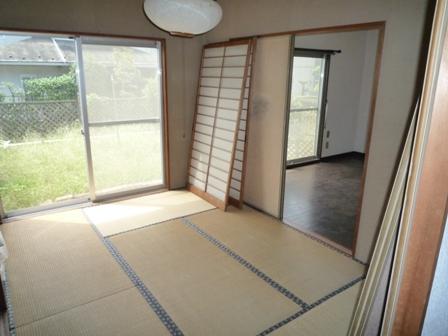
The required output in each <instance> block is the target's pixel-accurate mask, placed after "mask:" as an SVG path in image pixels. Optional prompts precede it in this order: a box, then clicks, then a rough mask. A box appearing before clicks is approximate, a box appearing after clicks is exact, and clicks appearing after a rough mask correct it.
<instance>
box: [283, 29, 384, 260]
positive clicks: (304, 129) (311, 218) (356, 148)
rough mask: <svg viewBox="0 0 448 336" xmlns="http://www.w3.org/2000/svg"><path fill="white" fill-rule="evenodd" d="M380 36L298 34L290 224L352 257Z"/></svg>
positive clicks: (286, 213) (286, 209)
mask: <svg viewBox="0 0 448 336" xmlns="http://www.w3.org/2000/svg"><path fill="white" fill-rule="evenodd" d="M378 35H379V32H378V30H377V29H376V30H375V29H374V30H359V31H354V32H337V31H336V32H334V33H331V34H322V35H317V36H316V35H308V36H307V35H297V36H296V37H295V41H294V55H293V60H292V69H293V70H292V77H291V88H290V90H291V98H290V107H289V111H290V112H289V119H288V143H287V159H286V176H285V190H284V193H285V195H284V205H283V221H284V222H285V223H287V224H289V225H291V226H294V227H295V228H297V229H299V230H302V231H305V232H307V233H309V234H312V235H315V236H316V237H319V238H320V239H324V240H327V241H328V242H330V243H332V244H334V245H335V246H336V247H338V248H340V249H343V250H345V251H347V252H348V253H352V252H353V250H354V238H355V231H356V229H355V226H356V225H357V219H358V218H359V213H360V210H361V209H360V206H361V200H360V198H361V190H362V186H363V184H364V181H363V171H364V170H365V169H366V168H367V165H366V164H365V163H366V161H367V160H366V151H367V148H368V145H369V143H367V142H368V135H369V134H370V128H371V126H372V125H371V122H370V123H369V121H372V120H373V117H374V116H373V115H372V113H371V112H372V111H374V110H373V109H372V104H373V100H372V92H374V91H373V90H375V91H376V86H377V83H378V82H377V80H378V79H375V64H376V57H381V55H377V54H378Z"/></svg>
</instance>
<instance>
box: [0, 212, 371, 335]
mask: <svg viewBox="0 0 448 336" xmlns="http://www.w3.org/2000/svg"><path fill="white" fill-rule="evenodd" d="M207 211H210V210H207ZM83 213H84V216H85V217H86V218H87V220H88V222H89V223H90V225H91V227H92V229H93V230H94V232H95V233H96V234H97V236H98V238H99V239H100V240H101V242H102V243H103V245H104V246H105V247H106V249H107V250H108V251H109V253H110V254H111V255H112V257H113V258H114V259H115V261H116V262H117V263H118V264H119V265H120V267H121V268H122V270H123V271H124V272H125V273H126V275H127V276H128V277H129V279H130V280H131V281H132V283H133V284H134V285H135V287H136V288H137V289H138V291H139V292H140V294H141V295H142V296H143V298H144V299H145V300H146V302H147V303H148V305H149V306H150V308H151V309H152V310H153V311H154V312H155V313H156V315H157V316H158V317H159V319H160V320H161V322H162V323H163V324H164V325H165V327H166V328H167V329H168V331H169V332H170V334H171V335H175V336H181V335H183V333H182V331H181V330H180V329H179V327H178V326H177V325H176V323H175V322H174V321H173V320H172V318H171V317H170V316H169V315H168V313H167V312H166V310H165V309H164V308H163V307H162V305H161V304H160V303H159V301H158V300H157V299H156V297H155V296H154V295H153V294H152V293H151V291H150V290H149V289H148V288H147V287H146V285H145V284H144V283H143V282H142V280H141V279H140V278H139V277H138V275H137V274H136V272H135V271H134V270H133V269H132V267H131V266H130V265H129V264H128V262H127V261H126V260H125V258H124V257H123V256H122V255H121V253H120V252H119V251H118V249H117V248H116V247H115V245H113V243H112V242H111V241H110V239H108V237H104V236H103V235H102V234H101V233H100V232H99V230H98V228H97V227H96V226H95V225H94V223H92V221H91V220H90V218H89V216H88V215H87V213H85V212H84V211H83ZM180 219H181V221H182V222H183V223H184V224H185V225H187V226H188V227H190V228H191V229H193V230H194V231H196V232H197V233H198V234H199V235H201V236H202V237H203V238H205V239H207V240H208V241H209V242H210V243H212V244H213V245H215V246H216V247H218V248H219V249H220V250H221V251H223V252H224V253H226V254H227V255H228V256H230V257H232V258H233V259H234V260H236V261H237V262H238V263H240V264H241V265H242V266H244V267H245V268H247V269H248V270H249V271H251V272H252V273H254V274H255V275H257V276H258V277H259V278H260V279H262V280H263V281H265V282H266V283H267V284H269V285H270V286H271V287H272V288H274V289H276V290H277V291H279V292H280V293H281V294H283V295H284V296H285V297H287V298H288V299H290V300H292V301H293V302H294V303H296V304H297V305H299V306H300V307H301V309H300V310H299V311H298V312H296V313H294V314H293V315H291V316H289V317H287V318H286V319H284V320H282V321H280V322H278V323H276V324H275V325H273V326H271V327H269V328H268V329H266V330H264V331H262V332H261V333H259V334H258V336H264V335H268V334H270V333H272V332H274V331H275V330H277V329H279V328H281V327H283V326H284V325H286V324H288V323H289V322H291V321H294V320H295V319H297V318H299V317H301V316H302V315H304V314H306V313H307V312H309V311H310V310H312V309H314V308H316V307H317V306H319V305H321V304H322V303H324V302H326V301H327V300H329V299H331V298H333V297H334V296H336V295H338V294H340V293H342V292H344V291H345V290H347V289H349V288H351V287H352V286H354V285H355V284H357V283H358V282H360V281H362V280H363V279H364V278H365V276H361V277H358V278H356V279H354V280H352V281H350V282H349V283H347V284H346V285H344V286H342V287H340V288H338V289H336V290H334V291H332V292H331V293H329V294H328V295H326V296H324V297H322V298H320V299H318V300H317V301H315V302H313V303H311V304H307V303H306V302H305V301H303V300H302V299H300V298H299V297H297V296H296V295H295V294H293V293H292V292H290V291H289V290H288V289H286V288H285V287H283V286H282V285H280V284H279V283H277V282H276V281H275V280H273V279H272V278H270V277H269V276H268V275H267V274H265V273H263V272H262V271H261V270H259V269H258V268H257V267H255V266H254V265H253V264H251V263H250V262H249V261H247V260H245V259H244V258H243V257H241V256H240V255H238V254H237V253H236V252H234V251H232V250H231V249H230V248H228V247H227V246H226V245H224V244H223V243H221V242H220V241H219V240H218V239H216V238H214V237H213V236H211V235H209V234H208V233H206V232H205V231H203V230H202V229H201V228H199V227H198V226H196V225H195V224H194V223H192V222H191V221H190V220H189V219H188V218H187V217H182V218H180ZM163 223H166V222H162V223H157V224H152V225H158V224H163ZM285 225H287V226H288V227H289V228H291V229H293V230H295V231H297V232H299V233H301V234H303V235H305V236H307V237H309V238H310V239H313V240H315V241H317V242H318V243H320V244H322V245H324V246H326V247H328V248H330V249H332V250H335V251H336V252H338V253H341V254H343V255H345V256H347V257H350V258H351V259H353V258H352V256H349V255H347V254H345V253H344V252H342V251H340V250H338V249H336V248H335V247H334V246H332V245H330V244H327V243H325V242H323V241H322V240H319V239H318V238H316V237H314V236H312V235H308V234H306V233H304V232H302V231H300V230H298V229H296V228H294V227H292V226H290V225H288V224H285ZM148 226H150V225H148ZM148 226H145V227H148ZM141 228H144V227H141ZM141 228H136V229H133V230H131V231H134V230H138V229H141ZM113 236H115V235H113ZM354 260H355V261H357V262H359V263H361V264H363V265H365V264H364V263H362V262H360V261H358V260H356V259H354ZM5 273H6V272H5ZM5 275H6V274H5ZM3 286H4V290H5V296H6V304H7V307H8V322H9V331H10V335H11V336H15V335H16V325H15V320H14V310H13V307H12V303H11V299H10V289H9V286H8V279H7V276H5V279H4V280H3Z"/></svg>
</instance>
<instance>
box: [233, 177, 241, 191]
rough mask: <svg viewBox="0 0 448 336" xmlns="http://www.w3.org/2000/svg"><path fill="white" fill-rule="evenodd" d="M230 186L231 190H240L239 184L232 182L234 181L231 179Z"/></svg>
mask: <svg viewBox="0 0 448 336" xmlns="http://www.w3.org/2000/svg"><path fill="white" fill-rule="evenodd" d="M230 186H231V187H232V188H233V189H236V190H241V183H240V182H238V181H236V180H234V179H232V181H231V182H230Z"/></svg>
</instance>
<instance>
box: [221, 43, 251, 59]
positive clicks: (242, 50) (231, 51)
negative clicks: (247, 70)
mask: <svg viewBox="0 0 448 336" xmlns="http://www.w3.org/2000/svg"><path fill="white" fill-rule="evenodd" d="M247 48H248V45H247V44H240V45H235V46H231V47H226V52H225V55H226V56H233V55H246V54H247Z"/></svg>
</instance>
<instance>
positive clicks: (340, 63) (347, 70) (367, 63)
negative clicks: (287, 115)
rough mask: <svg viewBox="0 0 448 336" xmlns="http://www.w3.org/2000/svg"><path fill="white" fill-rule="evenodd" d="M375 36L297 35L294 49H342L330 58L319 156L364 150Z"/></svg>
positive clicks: (343, 34) (376, 34)
mask: <svg viewBox="0 0 448 336" xmlns="http://www.w3.org/2000/svg"><path fill="white" fill-rule="evenodd" d="M371 36H372V37H373V38H368V37H371ZM377 38H378V33H377V31H373V32H368V31H358V32H344V33H334V34H322V35H308V36H296V39H295V47H296V48H309V49H332V50H342V52H341V53H339V54H334V55H333V56H331V61H330V74H329V81H328V94H327V100H328V105H327V113H326V122H325V132H324V138H323V146H322V157H327V156H332V155H337V154H342V153H348V152H352V151H357V152H360V153H364V143H365V138H366V134H367V120H368V115H369V110H370V97H371V92H372V83H373V73H374V67H375V64H374V60H375V55H376V45H377ZM372 46H373V48H372ZM367 52H373V56H372V55H367V54H366V53H367ZM372 60H373V62H372ZM326 131H329V132H330V136H329V137H328V138H327V137H326ZM326 143H328V148H327V146H326Z"/></svg>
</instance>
